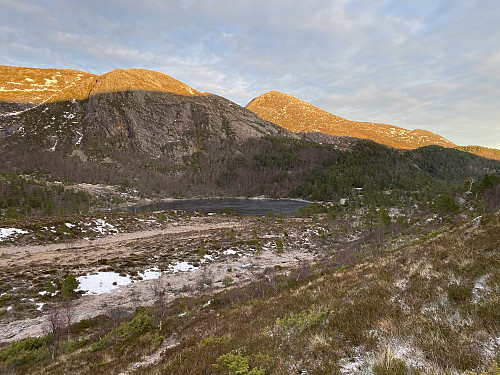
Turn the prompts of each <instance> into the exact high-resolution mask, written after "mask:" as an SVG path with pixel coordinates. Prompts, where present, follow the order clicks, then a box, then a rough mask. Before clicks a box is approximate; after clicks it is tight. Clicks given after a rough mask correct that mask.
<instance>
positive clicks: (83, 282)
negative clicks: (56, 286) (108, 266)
mask: <svg viewBox="0 0 500 375" xmlns="http://www.w3.org/2000/svg"><path fill="white" fill-rule="evenodd" d="M76 280H77V281H78V282H79V283H80V285H79V286H78V289H77V290H84V291H86V292H85V294H84V295H87V294H103V293H109V292H111V291H112V290H114V289H118V288H119V287H120V286H122V285H128V284H130V283H132V279H131V278H130V276H129V275H127V276H120V275H119V274H118V273H116V272H97V274H91V275H85V276H80V277H77V278H76Z"/></svg>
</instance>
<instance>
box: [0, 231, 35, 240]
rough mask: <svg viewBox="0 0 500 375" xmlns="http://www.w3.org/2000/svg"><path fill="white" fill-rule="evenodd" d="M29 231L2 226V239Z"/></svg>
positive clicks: (0, 233) (0, 235) (0, 237)
mask: <svg viewBox="0 0 500 375" xmlns="http://www.w3.org/2000/svg"><path fill="white" fill-rule="evenodd" d="M27 233H28V232H27V231H25V230H22V229H18V228H0V241H3V240H5V239H7V238H9V237H11V236H16V235H18V234H27Z"/></svg>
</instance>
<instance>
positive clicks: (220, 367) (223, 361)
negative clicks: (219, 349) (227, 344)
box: [212, 351, 265, 375]
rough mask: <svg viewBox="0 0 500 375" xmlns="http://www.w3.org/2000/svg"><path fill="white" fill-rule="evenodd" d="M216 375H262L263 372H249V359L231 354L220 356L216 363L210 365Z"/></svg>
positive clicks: (259, 370) (258, 369)
mask: <svg viewBox="0 0 500 375" xmlns="http://www.w3.org/2000/svg"><path fill="white" fill-rule="evenodd" d="M212 368H213V369H214V374H216V375H264V374H265V371H264V370H263V369H261V368H253V369H251V370H250V359H249V358H248V357H244V356H242V355H241V354H240V353H238V352H237V351H236V352H232V353H227V354H224V355H221V356H220V357H219V358H217V360H216V363H214V364H213V365H212Z"/></svg>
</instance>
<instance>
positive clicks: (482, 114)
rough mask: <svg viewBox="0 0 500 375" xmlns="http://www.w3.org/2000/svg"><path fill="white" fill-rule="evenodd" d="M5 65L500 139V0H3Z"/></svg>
mask: <svg viewBox="0 0 500 375" xmlns="http://www.w3.org/2000/svg"><path fill="white" fill-rule="evenodd" d="M0 65H12V66H28V67H37V68H72V69H78V70H83V71H86V72H89V73H94V74H104V73H106V72H108V71H111V70H113V69H116V68H144V69H151V70H156V71H159V72H163V73H166V74H168V75H170V76H172V77H174V78H176V79H178V80H180V81H182V82H184V83H186V84H188V85H190V86H191V87H193V88H195V89H196V90H198V91H202V92H212V93H215V94H218V95H221V96H224V97H226V98H228V99H230V100H232V101H234V102H236V103H238V104H240V105H243V106H244V105H246V104H247V103H248V102H249V101H250V100H252V99H253V98H255V97H257V96H259V95H261V94H264V93H266V92H268V91H271V90H277V91H281V92H285V93H288V94H291V95H293V96H296V97H298V98H300V99H302V100H305V101H307V102H309V103H311V104H314V105H316V106H318V107H320V108H322V109H325V110H327V111H328V112H331V113H333V114H335V115H338V116H342V117H345V118H347V119H350V120H356V121H369V122H380V123H386V124H391V125H397V126H401V127H404V128H408V129H425V130H430V131H432V132H435V133H438V134H440V135H442V136H444V137H445V138H447V139H449V140H450V141H452V142H455V143H457V144H460V145H481V146H486V147H495V148H500V1H498V0H329V1H328V0H301V1H285V0H244V1H240V0H164V1H160V0H141V1H132V0H0Z"/></svg>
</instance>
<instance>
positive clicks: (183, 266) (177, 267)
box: [168, 262, 198, 272]
mask: <svg viewBox="0 0 500 375" xmlns="http://www.w3.org/2000/svg"><path fill="white" fill-rule="evenodd" d="M168 267H169V268H170V269H171V270H172V271H173V272H179V271H181V272H186V271H196V270H197V269H198V267H196V266H193V265H192V264H189V263H188V262H177V263H175V264H173V265H172V264H171V265H170V266H168Z"/></svg>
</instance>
